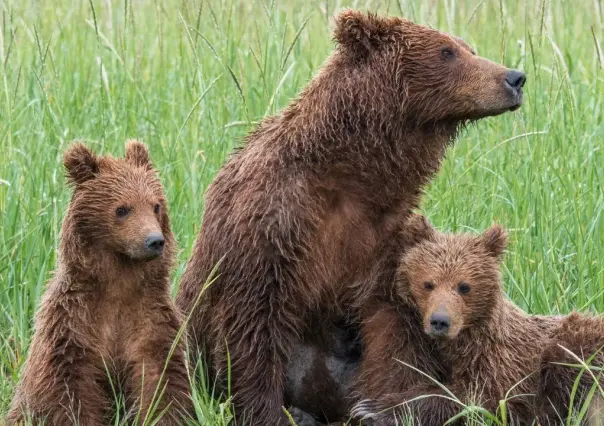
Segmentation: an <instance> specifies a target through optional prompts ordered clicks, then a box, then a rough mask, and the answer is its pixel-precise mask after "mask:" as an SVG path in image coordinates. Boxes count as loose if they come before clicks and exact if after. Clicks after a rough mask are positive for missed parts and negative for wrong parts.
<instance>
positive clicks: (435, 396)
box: [353, 219, 604, 426]
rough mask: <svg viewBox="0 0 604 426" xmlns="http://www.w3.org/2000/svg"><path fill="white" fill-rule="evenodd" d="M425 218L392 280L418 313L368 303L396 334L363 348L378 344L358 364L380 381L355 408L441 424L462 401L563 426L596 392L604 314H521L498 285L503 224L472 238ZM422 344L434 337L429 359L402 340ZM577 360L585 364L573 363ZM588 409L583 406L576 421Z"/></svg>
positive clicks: (515, 419)
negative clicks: (412, 332) (418, 334)
mask: <svg viewBox="0 0 604 426" xmlns="http://www.w3.org/2000/svg"><path fill="white" fill-rule="evenodd" d="M424 223H425V225H426V233H425V234H426V239H425V240H424V241H423V242H421V243H419V244H418V245H417V246H415V247H413V248H411V249H410V250H409V251H408V252H406V253H405V254H404V255H403V256H402V259H401V262H400V268H399V271H398V279H397V285H396V287H397V294H398V296H399V297H400V298H401V300H402V301H404V302H405V303H404V304H402V306H414V307H415V308H417V311H418V312H417V314H418V315H416V316H413V315H410V314H409V313H408V312H401V311H400V310H399V309H397V307H396V306H388V305H383V306H381V307H380V309H379V310H377V311H376V312H377V313H376V314H375V315H374V318H373V319H372V320H373V321H376V322H377V321H378V319H379V322H380V325H381V326H382V329H383V330H385V331H384V334H383V336H394V337H395V338H384V339H381V342H382V344H381V347H379V346H380V344H379V343H378V344H377V345H376V346H378V347H377V348H376V347H373V348H372V349H371V351H370V353H369V354H368V355H367V356H370V355H371V353H373V352H375V351H381V356H379V357H378V356H374V357H373V358H372V360H371V362H370V363H367V364H369V366H368V367H367V368H368V369H370V370H372V371H367V369H366V370H364V371H363V372H361V376H362V377H364V378H369V377H375V381H376V383H377V382H380V381H381V383H380V385H381V392H380V390H379V389H378V388H379V386H378V385H377V384H376V385H375V386H373V387H372V386H368V385H367V383H363V384H364V385H365V386H366V389H370V392H367V393H368V394H365V395H360V396H361V398H363V397H364V398H368V399H364V400H361V401H360V402H359V403H358V404H357V405H356V406H355V408H354V409H353V414H354V415H355V416H358V417H365V418H371V419H373V420H374V421H375V423H376V424H379V425H395V424H398V423H396V422H397V421H400V419H401V415H403V414H404V415H411V416H412V417H413V418H414V420H415V422H416V424H421V425H423V426H431V425H434V426H436V425H438V426H441V425H443V424H444V423H445V422H446V421H447V420H448V419H451V418H452V417H454V416H458V422H462V421H464V418H466V414H467V412H466V413H463V414H462V412H463V411H464V407H463V406H462V405H461V403H464V404H467V403H470V404H476V405H478V406H480V407H483V408H485V409H486V410H488V411H489V412H490V413H496V415H497V416H499V419H500V420H501V419H505V420H507V422H508V423H512V424H522V425H525V424H532V423H533V422H534V421H538V422H539V423H540V424H541V425H546V424H565V420H566V418H567V417H568V416H569V415H570V416H574V419H575V420H577V414H579V413H580V412H581V409H582V408H583V407H587V406H588V404H589V403H590V400H592V396H591V394H590V392H593V394H594V395H595V396H593V398H595V399H599V400H601V398H602V397H604V394H603V393H602V388H603V386H604V375H603V373H602V370H601V367H602V366H603V365H604V352H603V351H602V347H603V346H604V316H588V315H583V314H579V313H572V314H570V315H568V316H541V315H528V314H526V313H525V312H523V311H522V310H520V309H519V308H518V307H516V306H515V305H514V304H513V303H512V302H510V301H509V300H507V299H506V298H505V295H504V293H503V289H502V286H501V280H500V269H501V258H502V254H503V251H504V250H505V248H506V245H507V236H506V233H505V231H504V230H503V229H502V228H500V227H498V226H493V227H492V228H490V229H488V230H487V231H486V232H484V233H483V234H482V235H479V236H476V235H469V234H456V235H451V234H443V233H440V232H437V231H435V230H434V229H432V228H431V226H430V225H429V224H428V223H427V222H426V221H425V219H424ZM410 319H411V320H414V321H415V322H416V324H409V321H410ZM370 321H371V320H370ZM411 326H413V327H415V328H418V329H420V330H423V331H424V339H426V338H427V339H426V340H423V341H422V340H419V341H418V340H416V339H413V341H411V340H410V339H409V338H406V337H407V336H409V333H406V332H405V331H404V330H405V329H408V328H409V327H411ZM397 328H400V330H401V331H397ZM388 333H390V334H388ZM409 345H410V346H409ZM422 345H424V346H426V345H433V349H434V350H433V351H424V352H423V353H424V357H425V356H431V357H432V358H433V360H432V361H433V362H432V363H431V362H430V360H426V359H409V358H407V359H405V356H404V353H405V351H406V350H407V348H413V349H412V350H415V349H416V347H417V346H422ZM415 353H418V352H417V351H415ZM401 358H402V359H405V361H407V362H408V364H411V365H414V366H415V367H418V366H423V367H426V366H428V367H427V369H428V370H429V371H425V370H422V371H423V372H424V373H426V374H428V375H430V376H431V377H433V378H436V379H438V380H439V381H440V383H441V384H442V385H444V386H445V387H446V389H447V390H445V389H444V388H442V387H441V386H439V385H438V384H437V383H436V382H435V381H433V380H432V379H430V378H428V377H426V376H424V375H422V374H419V372H418V371H414V370H413V368H411V367H409V365H407V366H405V365H403V364H402V363H400V362H399V361H397V360H400V359H401ZM581 363H585V364H588V365H589V366H590V370H591V371H585V370H584V371H581ZM585 364H584V365H585ZM431 365H436V366H438V368H436V369H434V368H433V367H430V366H431ZM420 369H421V368H420ZM405 370H411V371H414V374H409V373H408V372H406V371H405ZM430 370H431V371H430ZM435 370H436V371H435ZM397 377H398V379H399V380H398V381H397ZM578 377H580V379H578ZM575 380H577V386H576V388H575V390H574V391H573V388H574V386H575ZM595 382H597V383H595ZM361 389H362V387H361ZM361 393H362V392H361ZM593 405H594V406H595V405H596V404H593ZM393 407H394V408H393ZM475 413H478V415H483V416H487V417H488V416H490V415H491V414H488V413H486V412H484V411H481V412H476V411H475ZM590 415H593V413H592V412H591V410H588V411H587V413H586V415H585V416H584V417H583V419H582V421H583V422H587V421H588V419H587V418H588V417H589V416H590ZM600 415H602V414H601V413H600ZM397 419H398V420H397ZM600 419H601V418H600ZM505 420H504V423H505ZM401 424H402V423H401Z"/></svg>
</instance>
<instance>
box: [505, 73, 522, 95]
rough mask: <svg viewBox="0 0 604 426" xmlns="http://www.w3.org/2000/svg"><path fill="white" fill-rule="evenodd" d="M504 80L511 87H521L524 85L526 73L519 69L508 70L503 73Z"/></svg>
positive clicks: (517, 88)
mask: <svg viewBox="0 0 604 426" xmlns="http://www.w3.org/2000/svg"><path fill="white" fill-rule="evenodd" d="M505 82H506V83H507V84H508V85H509V86H510V87H511V88H512V89H516V90H519V89H522V86H524V83H525V82H526V74H524V73H523V72H521V71H517V70H510V71H508V72H506V73H505Z"/></svg>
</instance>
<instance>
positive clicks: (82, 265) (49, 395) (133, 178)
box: [8, 141, 192, 426]
mask: <svg viewBox="0 0 604 426" xmlns="http://www.w3.org/2000/svg"><path fill="white" fill-rule="evenodd" d="M64 166H65V169H66V172H67V180H68V182H69V184H70V185H71V186H72V187H73V195H72V198H71V202H70V204H69V208H68V210H67V213H66V216H65V219H64V221H63V226H62V230H61V241H60V247H59V258H58V259H59V260H58V267H57V269H56V271H55V273H54V277H53V278H52V279H51V280H50V282H49V283H48V284H47V289H46V292H45V294H44V296H43V298H42V301H41V304H40V308H39V310H38V312H37V314H36V317H35V332H34V336H33V340H32V343H31V347H30V350H29V356H28V358H27V360H26V362H25V365H24V369H23V374H22V379H21V382H20V384H19V385H18V387H17V389H16V391H15V395H14V399H13V402H12V406H11V409H10V412H9V414H8V422H9V424H17V423H21V422H24V421H26V419H30V420H33V421H34V424H38V423H40V422H44V424H46V425H48V426H59V425H60V426H64V425H69V424H81V425H86V426H102V425H107V424H110V423H111V418H112V416H114V415H115V413H112V411H113V410H114V409H115V407H113V405H114V404H113V403H114V401H115V398H114V395H113V391H114V389H115V388H116V387H119V389H120V390H121V391H122V392H123V394H124V396H125V405H126V407H125V408H126V416H128V417H129V420H130V422H129V423H134V424H142V423H143V422H145V421H146V422H147V423H149V420H150V419H151V418H153V419H156V418H158V417H159V414H160V413H162V414H163V416H162V417H161V419H160V420H159V422H158V423H155V424H160V425H177V424H181V423H182V419H183V418H182V414H185V413H186V414H190V413H191V407H192V402H191V400H190V396H189V380H188V375H187V370H186V365H185V353H184V345H183V343H182V342H180V341H178V342H177V343H174V342H175V341H176V339H177V334H178V330H179V328H180V326H181V318H180V316H179V314H178V313H177V311H176V310H175V308H174V306H173V304H172V302H171V300H170V293H169V289H170V281H169V273H170V270H171V267H172V263H173V257H174V252H175V242H174V238H173V235H172V232H171V230H170V223H169V220H168V212H167V206H166V205H167V203H166V198H165V196H164V190H163V187H162V184H161V183H160V181H159V179H158V177H157V175H156V172H155V170H154V168H153V167H152V164H151V161H150V159H149V153H148V150H147V147H146V146H145V145H144V144H142V143H140V142H136V141H129V142H128V143H127V145H126V155H125V158H113V157H111V156H102V157H101V156H96V155H95V154H93V153H92V152H91V151H90V150H89V149H88V148H86V147H85V146H84V145H82V144H80V143H76V144H74V145H73V146H71V147H70V148H69V149H68V150H67V152H66V153H65V156H64Z"/></svg>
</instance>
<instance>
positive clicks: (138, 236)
mask: <svg viewBox="0 0 604 426" xmlns="http://www.w3.org/2000/svg"><path fill="white" fill-rule="evenodd" d="M64 166H65V170H66V176H67V181H68V183H69V184H70V185H71V186H72V187H73V196H72V199H71V203H70V205H69V212H68V219H69V220H67V221H66V223H69V225H70V226H71V229H70V231H71V232H74V233H75V234H76V236H77V241H79V242H81V243H83V244H86V245H87V246H88V247H89V248H90V249H91V250H92V251H93V252H94V251H98V252H99V253H109V254H114V255H116V256H117V257H119V258H126V259H130V260H135V261H151V260H153V259H157V258H160V257H165V255H170V254H171V250H172V245H173V237H172V233H171V231H170V223H169V219H168V212H167V207H166V198H165V196H164V190H163V186H162V184H161V183H160V181H159V179H158V177H157V175H156V172H155V170H154V168H153V166H152V164H151V161H150V159H149V152H148V150H147V147H146V146H145V145H144V144H143V143H141V142H137V141H128V142H127V143H126V155H125V157H124V158H113V157H111V156H97V155H95V154H94V153H93V152H91V151H90V150H89V149H88V148H87V147H86V146H84V145H83V144H81V143H75V144H73V145H72V146H71V147H70V148H69V149H68V150H67V151H66V152H65V156H64Z"/></svg>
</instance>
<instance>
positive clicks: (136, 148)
mask: <svg viewBox="0 0 604 426" xmlns="http://www.w3.org/2000/svg"><path fill="white" fill-rule="evenodd" d="M126 161H128V162H129V163H131V164H133V165H135V166H138V167H146V168H147V169H151V168H152V166H153V165H152V164H151V159H150V158H149V149H148V148H147V145H145V144H144V143H142V142H139V141H137V140H134V139H130V140H128V141H126Z"/></svg>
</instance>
